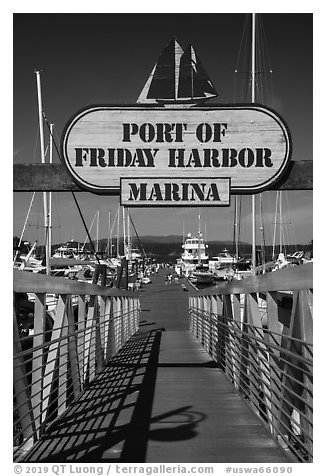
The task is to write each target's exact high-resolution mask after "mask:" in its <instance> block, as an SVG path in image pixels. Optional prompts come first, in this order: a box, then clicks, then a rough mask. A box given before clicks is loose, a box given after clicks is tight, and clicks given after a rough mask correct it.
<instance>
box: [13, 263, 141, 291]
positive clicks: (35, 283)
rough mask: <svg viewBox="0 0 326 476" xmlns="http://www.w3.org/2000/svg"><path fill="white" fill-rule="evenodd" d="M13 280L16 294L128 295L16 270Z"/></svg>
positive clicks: (93, 285)
mask: <svg viewBox="0 0 326 476" xmlns="http://www.w3.org/2000/svg"><path fill="white" fill-rule="evenodd" d="M13 278H14V292H16V293H27V292H29V293H55V294H78V295H85V294H88V295H90V296H127V295H130V291H125V290H120V289H117V288H107V287H106V286H100V285H98V284H91V283H86V282H81V281H74V280H72V279H63V278H58V277H55V276H46V275H44V274H39V273H31V272H29V271H19V270H17V269H14V272H13ZM133 292H134V291H133Z"/></svg>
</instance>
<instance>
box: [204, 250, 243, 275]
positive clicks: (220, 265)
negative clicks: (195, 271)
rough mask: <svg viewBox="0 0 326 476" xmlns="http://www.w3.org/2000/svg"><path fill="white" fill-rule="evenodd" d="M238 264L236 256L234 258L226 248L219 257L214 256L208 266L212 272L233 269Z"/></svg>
mask: <svg viewBox="0 0 326 476" xmlns="http://www.w3.org/2000/svg"><path fill="white" fill-rule="evenodd" d="M237 262H238V259H237V258H236V257H235V256H232V255H231V254H230V253H229V251H228V250H227V249H226V248H225V249H224V250H223V251H222V252H221V253H219V254H218V255H217V256H213V257H212V258H211V259H210V260H209V262H208V264H209V269H210V270H211V271H213V272H214V271H215V270H218V269H225V268H232V267H233V266H235V265H236V264H237Z"/></svg>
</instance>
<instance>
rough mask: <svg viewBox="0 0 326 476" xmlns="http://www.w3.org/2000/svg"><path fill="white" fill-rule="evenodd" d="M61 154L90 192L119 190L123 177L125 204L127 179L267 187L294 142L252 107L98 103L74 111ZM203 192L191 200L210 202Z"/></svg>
mask: <svg viewBox="0 0 326 476" xmlns="http://www.w3.org/2000/svg"><path fill="white" fill-rule="evenodd" d="M61 152H62V154H61V155H62V158H63V161H64V163H65V164H66V166H67V169H68V171H69V173H70V174H71V175H72V177H73V178H74V180H75V181H76V182H77V183H78V184H79V186H81V187H82V188H84V189H86V190H88V191H91V192H95V193H104V194H119V193H120V181H121V183H122V186H123V187H124V188H123V192H124V196H123V199H122V202H124V201H125V200H127V201H128V196H127V195H128V190H127V188H128V185H127V184H128V183H134V186H133V187H134V190H136V188H135V187H138V188H139V187H141V183H144V181H145V182H146V181H147V182H148V184H152V185H153V184H154V183H163V182H161V180H162V178H164V184H170V185H168V186H167V189H169V187H170V188H171V187H172V188H173V184H177V183H178V184H181V183H185V184H186V183H188V184H191V183H194V184H195V183H196V184H198V183H204V182H203V181H205V180H207V183H214V182H216V183H219V184H221V183H222V182H219V180H220V179H230V190H229V192H230V193H233V194H236V193H242V194H243V193H258V192H261V191H263V190H267V189H268V188H270V187H271V185H272V184H273V183H274V182H276V181H277V180H278V179H279V178H280V177H281V176H282V174H283V173H284V172H285V170H286V167H287V165H288V163H289V161H290V158H291V139H290V133H289V130H288V128H287V126H286V124H285V123H284V122H283V121H282V119H281V118H280V117H279V116H278V115H277V114H276V113H275V112H273V111H272V110H270V109H268V108H266V107H263V106H260V105H257V104H248V105H227V106H216V105H212V106H200V107H197V106H196V107H181V106H177V107H176V106H175V107H173V106H169V107H163V106H152V105H151V106H105V105H103V106H101V105H99V106H93V107H89V108H86V109H84V110H82V111H80V112H78V113H77V114H76V115H75V116H74V117H73V118H72V119H71V120H70V121H69V122H68V124H67V125H66V127H65V130H64V132H63V136H62V141H61ZM131 178H132V180H133V181H134V182H130V179H131ZM181 178H182V181H181V182H180V180H181ZM128 180H129V182H128ZM137 184H138V185H137ZM148 186H150V185H148ZM195 188H196V187H195ZM174 189H175V190H176V188H175V187H174ZM129 192H130V189H129ZM149 193H150V192H149ZM153 193H154V192H153ZM221 193H222V192H221ZM223 193H224V192H223ZM140 195H141V192H140V189H139V197H140ZM204 195H205V194H204ZM159 196H160V194H159V193H158V197H159ZM172 196H173V194H172ZM175 196H177V194H176V195H175ZM202 197H203V194H200V193H199V196H197V198H196V200H193V205H196V206H198V205H200V204H205V205H207V202H208V200H206V199H203V198H202ZM206 198H207V197H206ZM225 200H226V201H227V198H225ZM145 201H146V203H147V204H148V205H149V204H150V203H149V202H150V201H148V200H147V199H146V200H145ZM159 201H160V200H159V199H157V200H156V203H155V205H156V206H157V205H158V204H159ZM167 201H168V202H170V200H167ZM163 202H164V200H163V198H162V204H166V203H163ZM177 202H178V203H177ZM183 202H184V203H183ZM186 202H187V200H183V199H180V200H176V201H174V200H172V202H171V204H173V205H175V204H178V205H189V203H188V202H189V200H188V202H187V203H186ZM204 202H206V203H204ZM221 204H224V199H223V200H221ZM215 205H217V203H215Z"/></svg>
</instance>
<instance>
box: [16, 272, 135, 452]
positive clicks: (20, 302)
mask: <svg viewBox="0 0 326 476" xmlns="http://www.w3.org/2000/svg"><path fill="white" fill-rule="evenodd" d="M27 293H28V294H30V293H32V294H33V299H32V302H31V300H29V299H28V294H27ZM53 294H55V298H56V302H57V304H56V308H55V309H53V308H52V303H53ZM47 296H50V300H49V302H50V301H51V305H50V306H51V311H49V306H48V304H47V302H48V300H47ZM139 314H140V302H139V298H138V295H137V293H134V292H128V291H121V290H118V289H113V288H107V287H104V286H98V285H94V284H89V283H81V282H76V281H71V280H66V279H63V278H55V277H48V276H44V275H40V276H38V275H35V274H33V273H28V272H24V271H14V316H13V317H14V319H13V324H14V332H13V337H14V348H13V357H14V367H13V375H14V397H13V398H14V431H13V436H14V459H15V460H22V459H23V458H24V455H26V453H27V452H28V451H29V450H30V448H31V447H32V446H33V445H34V444H35V443H36V442H37V441H38V440H39V439H40V438H41V437H42V435H43V434H44V432H45V431H46V430H47V429H48V428H49V426H50V425H51V424H53V422H54V421H55V420H56V419H57V418H58V417H59V416H60V415H62V414H63V413H64V412H65V411H66V410H67V408H68V406H69V404H71V403H72V402H73V401H74V400H75V399H76V398H78V396H79V395H80V393H81V392H82V391H83V390H84V389H85V388H87V386H88V385H89V384H90V382H92V381H93V380H94V379H95V378H96V377H97V375H98V374H99V373H100V372H101V370H102V369H103V366H104V365H106V364H107V363H108V362H109V361H110V360H111V359H112V358H113V357H114V356H115V355H116V354H117V352H118V351H119V350H120V349H121V348H122V347H123V346H124V344H125V343H126V342H127V341H128V340H129V339H130V337H131V336H132V335H133V334H135V332H137V330H138V328H139Z"/></svg>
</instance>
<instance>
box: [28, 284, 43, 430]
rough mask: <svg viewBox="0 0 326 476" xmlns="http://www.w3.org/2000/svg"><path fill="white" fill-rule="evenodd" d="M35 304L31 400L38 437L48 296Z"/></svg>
mask: <svg viewBox="0 0 326 476" xmlns="http://www.w3.org/2000/svg"><path fill="white" fill-rule="evenodd" d="M34 296H35V302H34V335H33V349H36V350H34V351H33V361H32V362H33V368H32V386H31V400H32V408H33V413H34V422H35V427H36V429H37V430H36V431H37V434H38V437H39V436H40V434H41V433H42V431H41V411H42V399H43V372H44V367H43V365H44V355H43V351H44V349H43V345H44V341H45V313H46V294H45V293H42V294H38V293H37V294H35V295H34Z"/></svg>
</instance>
